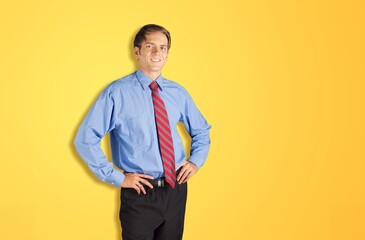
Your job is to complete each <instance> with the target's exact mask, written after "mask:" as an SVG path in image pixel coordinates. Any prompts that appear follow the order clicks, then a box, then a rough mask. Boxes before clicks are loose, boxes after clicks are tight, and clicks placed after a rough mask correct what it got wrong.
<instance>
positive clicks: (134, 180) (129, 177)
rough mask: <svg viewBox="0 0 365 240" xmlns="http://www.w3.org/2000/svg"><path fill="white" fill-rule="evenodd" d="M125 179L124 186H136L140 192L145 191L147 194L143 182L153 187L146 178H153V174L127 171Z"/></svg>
mask: <svg viewBox="0 0 365 240" xmlns="http://www.w3.org/2000/svg"><path fill="white" fill-rule="evenodd" d="M124 175H125V178H124V181H123V183H122V185H121V187H122V188H134V189H135V190H136V191H137V193H138V194H140V193H141V192H143V193H144V194H146V190H145V189H144V187H143V185H142V183H143V184H144V185H146V186H148V187H150V188H153V186H152V184H151V183H150V182H148V181H147V180H146V178H147V179H153V177H152V176H150V175H146V174H138V173H125V174H124Z"/></svg>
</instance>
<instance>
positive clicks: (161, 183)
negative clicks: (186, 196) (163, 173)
mask: <svg viewBox="0 0 365 240" xmlns="http://www.w3.org/2000/svg"><path fill="white" fill-rule="evenodd" d="M180 170H181V168H179V169H178V170H177V171H176V177H177V175H178V174H179V172H180ZM146 180H147V181H149V182H150V183H151V184H152V186H153V187H156V188H161V187H164V186H165V184H166V180H165V177H162V178H157V179H146Z"/></svg>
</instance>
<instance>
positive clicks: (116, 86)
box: [105, 72, 136, 93]
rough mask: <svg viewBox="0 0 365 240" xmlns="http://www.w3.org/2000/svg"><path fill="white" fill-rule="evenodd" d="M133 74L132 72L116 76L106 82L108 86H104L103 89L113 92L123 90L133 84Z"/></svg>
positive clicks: (134, 82)
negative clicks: (116, 77) (114, 78)
mask: <svg viewBox="0 0 365 240" xmlns="http://www.w3.org/2000/svg"><path fill="white" fill-rule="evenodd" d="M135 80H136V79H135V74H134V72H133V73H131V74H128V75H126V76H124V77H121V78H118V79H116V80H114V81H112V82H110V83H109V84H108V86H107V87H106V88H105V91H107V92H110V93H112V92H115V91H116V90H123V89H124V88H126V87H128V86H131V85H135V84H136V81H135Z"/></svg>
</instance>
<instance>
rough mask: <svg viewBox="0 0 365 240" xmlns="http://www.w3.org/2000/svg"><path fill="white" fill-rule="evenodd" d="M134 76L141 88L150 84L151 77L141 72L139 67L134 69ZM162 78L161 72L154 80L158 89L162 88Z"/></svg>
mask: <svg viewBox="0 0 365 240" xmlns="http://www.w3.org/2000/svg"><path fill="white" fill-rule="evenodd" d="M136 77H137V80H138V82H139V83H140V84H141V86H142V88H143V90H146V89H150V87H149V85H150V84H151V82H152V79H151V78H150V77H149V76H147V75H146V74H145V73H144V72H142V70H141V69H138V70H137V71H136ZM163 80H164V78H163V77H162V74H161V75H160V76H158V78H157V79H156V80H155V81H156V82H157V83H158V87H159V89H160V90H162V89H163V83H164V82H163Z"/></svg>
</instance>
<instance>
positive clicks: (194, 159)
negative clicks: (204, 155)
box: [188, 156, 205, 169]
mask: <svg viewBox="0 0 365 240" xmlns="http://www.w3.org/2000/svg"><path fill="white" fill-rule="evenodd" d="M188 161H189V162H192V163H194V164H195V165H196V166H197V167H198V169H199V168H201V166H203V164H204V162H205V161H204V160H203V161H201V159H199V158H196V157H194V156H190V158H189V159H188Z"/></svg>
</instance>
